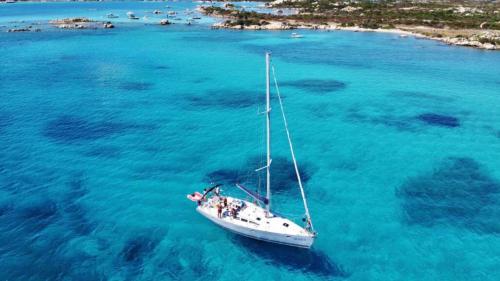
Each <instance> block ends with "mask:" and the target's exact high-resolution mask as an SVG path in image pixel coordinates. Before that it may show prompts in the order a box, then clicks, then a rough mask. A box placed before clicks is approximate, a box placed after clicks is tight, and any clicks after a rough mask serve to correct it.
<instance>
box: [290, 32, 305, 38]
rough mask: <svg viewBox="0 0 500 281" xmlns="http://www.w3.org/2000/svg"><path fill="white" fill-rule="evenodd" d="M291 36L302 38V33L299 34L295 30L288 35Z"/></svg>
mask: <svg viewBox="0 0 500 281" xmlns="http://www.w3.org/2000/svg"><path fill="white" fill-rule="evenodd" d="M290 37H291V38H303V37H304V35H302V34H299V33H297V32H292V34H291V35H290Z"/></svg>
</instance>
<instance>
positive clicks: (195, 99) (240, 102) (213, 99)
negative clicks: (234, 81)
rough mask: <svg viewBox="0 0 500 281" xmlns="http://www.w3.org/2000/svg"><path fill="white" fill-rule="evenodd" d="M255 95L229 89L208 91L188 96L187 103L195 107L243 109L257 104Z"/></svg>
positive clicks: (250, 92) (249, 92)
mask: <svg viewBox="0 0 500 281" xmlns="http://www.w3.org/2000/svg"><path fill="white" fill-rule="evenodd" d="M257 97H258V96H257V93H255V92H252V91H240V90H231V89H217V90H209V91H206V92H204V93H201V94H197V95H194V94H189V95H187V96H186V100H187V102H188V103H189V104H190V105H192V106H195V107H206V108H211V107H219V108H245V107H250V106H255V105H257V104H258V102H259V101H258V99H257Z"/></svg>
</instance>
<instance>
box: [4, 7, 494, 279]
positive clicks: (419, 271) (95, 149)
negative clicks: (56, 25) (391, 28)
mask: <svg viewBox="0 0 500 281" xmlns="http://www.w3.org/2000/svg"><path fill="white" fill-rule="evenodd" d="M118 4H120V3H118ZM118 4H117V3H113V4H108V3H65V4H47V5H61V7H63V6H64V7H65V8H64V9H63V10H57V9H56V10H54V9H52V10H50V9H48V8H46V6H44V5H42V4H22V5H17V4H14V5H12V6H8V5H5V6H3V5H2V7H0V21H2V22H8V21H9V20H19V19H21V18H26V17H27V15H30V14H33V17H34V18H36V17H40V20H42V19H51V18H55V17H62V16H63V15H64V16H65V17H66V16H73V15H89V16H92V15H97V14H98V15H105V14H106V13H108V12H117V11H116V10H114V9H115V8H108V6H107V5H111V6H112V7H117V6H119V5H118ZM123 5H124V6H122V7H121V8H120V9H119V11H122V10H123V11H125V10H135V11H146V10H152V9H154V8H156V7H162V6H163V5H164V4H162V3H128V2H127V3H124V4H123ZM169 5H172V6H174V5H179V6H178V7H177V6H175V7H174V8H175V9H179V10H180V9H185V8H186V7H194V4H192V3H185V2H181V3H178V4H175V3H170V4H169ZM7 6H8V7H7ZM111 6H110V7H111ZM7 8H8V9H9V11H16V13H10V14H9V15H8V16H5V15H6V14H5V13H2V11H4V10H3V9H7ZM94 8H95V9H97V10H88V9H94ZM174 8H173V9H174ZM30 9H31V10H30ZM37 9H40V10H37ZM116 9H118V8H116ZM5 11H6V10H5ZM28 18H29V17H28ZM301 33H302V34H303V35H304V38H302V39H300V40H292V39H290V38H289V37H290V32H288V31H276V32H261V31H255V32H241V31H228V30H211V29H210V28H209V27H208V26H206V25H198V26H196V25H194V26H190V27H187V26H184V25H176V26H175V25H174V26H169V27H168V28H164V27H159V26H144V25H142V24H138V25H127V24H125V25H123V26H120V25H118V27H117V28H116V29H115V30H112V31H109V30H90V31H77V32H73V31H59V30H55V29H49V30H46V31H43V32H39V33H23V34H17V33H16V34H14V33H6V32H1V33H0V44H1V46H2V56H0V65H1V66H2V67H0V93H1V95H2V102H0V144H1V146H0V260H1V261H2V262H0V279H2V280H172V279H173V280H242V279H244V280H247V279H252V280H254V279H255V280H332V279H334V280H498V279H499V278H500V267H499V266H498V265H499V264H500V236H499V233H500V230H499V226H498V218H499V216H500V204H499V202H500V199H499V198H498V197H499V182H500V169H499V167H500V137H499V135H500V134H499V132H500V125H499V124H500V115H499V111H498V104H499V103H500V96H499V85H500V80H499V79H500V78H499V77H500V68H498V65H500V54H499V53H497V52H488V51H481V50H475V49H469V48H460V47H451V46H446V45H443V44H441V43H438V42H434V41H427V40H417V39H414V38H406V39H402V38H399V37H398V36H397V35H391V34H374V33H351V32H343V31H338V32H320V31H303V32H301ZM265 50H270V51H272V52H273V61H274V65H275V67H276V71H277V76H278V77H277V78H278V81H282V87H281V90H282V92H283V95H284V96H285V99H284V102H285V110H286V111H287V113H288V118H289V123H290V129H291V132H292V136H293V140H294V143H295V149H296V153H297V158H298V161H299V165H300V166H302V174H303V176H304V179H305V180H306V187H305V188H306V191H307V194H308V198H309V204H310V209H311V213H312V216H313V222H314V224H315V227H316V228H317V231H318V232H319V235H318V238H317V241H316V243H315V245H314V247H313V249H312V250H311V251H302V250H296V249H289V248H282V247H278V246H272V245H268V244H266V243H261V242H256V241H253V240H248V239H245V238H241V237H237V236H235V235H233V234H231V233H228V232H226V231H224V230H222V229H219V228H217V227H216V226H214V225H213V224H211V223H210V222H208V221H207V220H205V219H203V218H202V217H201V216H199V215H198V214H197V213H196V212H195V210H194V207H195V206H194V205H193V204H192V202H190V201H188V200H186V199H185V196H186V194H188V193H191V192H193V191H195V190H202V189H203V188H204V187H206V186H207V185H208V184H209V183H210V182H211V181H214V180H217V181H223V182H225V186H224V188H223V189H224V190H225V191H226V192H228V193H230V194H233V195H240V196H242V194H240V193H238V191H237V190H235V189H234V188H233V187H232V185H231V182H233V181H235V180H241V181H242V182H244V183H246V184H248V185H249V186H251V187H252V188H258V186H259V184H258V183H259V181H258V178H256V177H255V175H254V173H253V172H251V171H252V170H253V169H255V168H258V167H259V166H260V165H261V163H262V158H261V157H260V155H262V153H263V151H264V147H265V146H264V145H265V144H264V141H263V137H264V133H265V131H264V122H263V119H262V115H258V114H257V113H258V112H261V111H262V109H263V107H264V103H263V94H264V56H263V52H264V51H265ZM274 101H275V100H274ZM274 108H275V111H274V113H275V114H274V115H273V117H272V124H273V125H275V126H273V128H274V130H273V136H272V137H273V154H274V155H275V157H274V158H275V162H273V164H276V165H275V166H274V167H273V169H275V170H274V173H273V174H274V175H275V177H274V178H273V182H274V183H275V184H276V185H277V186H276V187H275V190H276V193H275V196H274V197H273V206H274V207H275V208H276V211H278V212H280V213H283V214H286V215H289V216H291V217H293V218H295V219H297V221H300V218H301V216H302V209H301V208H302V205H301V204H302V203H301V202H300V194H299V191H298V188H297V187H296V182H295V179H294V178H293V170H290V169H289V168H288V166H289V164H290V158H289V156H288V147H287V143H286V137H285V135H284V132H283V128H282V126H281V119H280V116H279V115H278V114H276V113H277V111H276V109H277V108H278V107H277V105H276V104H275V105H274ZM261 189H262V187H261Z"/></svg>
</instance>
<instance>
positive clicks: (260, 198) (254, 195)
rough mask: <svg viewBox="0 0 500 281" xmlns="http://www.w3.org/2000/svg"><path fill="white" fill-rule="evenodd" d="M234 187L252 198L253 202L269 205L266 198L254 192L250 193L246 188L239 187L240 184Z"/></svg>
mask: <svg viewBox="0 0 500 281" xmlns="http://www.w3.org/2000/svg"><path fill="white" fill-rule="evenodd" d="M236 186H237V187H238V188H239V189H241V190H243V191H244V192H245V193H246V194H248V195H250V196H252V198H254V199H255V200H259V201H260V202H262V203H264V204H266V205H267V204H268V203H269V200H267V198H266V197H264V196H261V195H259V194H258V193H257V192H255V191H251V190H250V189H248V188H246V187H244V186H243V185H241V184H236Z"/></svg>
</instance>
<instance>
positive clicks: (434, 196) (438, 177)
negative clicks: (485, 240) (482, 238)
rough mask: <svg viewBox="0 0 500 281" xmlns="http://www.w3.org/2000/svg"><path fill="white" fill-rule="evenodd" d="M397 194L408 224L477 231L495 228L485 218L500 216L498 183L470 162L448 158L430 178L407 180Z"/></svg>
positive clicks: (423, 176) (489, 219) (428, 175)
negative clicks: (446, 226) (444, 226)
mask: <svg viewBox="0 0 500 281" xmlns="http://www.w3.org/2000/svg"><path fill="white" fill-rule="evenodd" d="M396 194H397V196H398V197H399V198H401V199H402V202H401V206H402V208H403V211H404V215H405V216H404V221H405V222H407V223H409V224H419V225H423V226H429V227H430V226H434V225H438V224H449V225H454V226H458V227H465V228H469V229H473V230H478V231H488V229H489V231H493V229H495V228H497V226H498V223H496V225H497V226H494V225H491V217H489V215H487V214H488V213H490V214H491V213H494V212H495V211H494V210H496V212H497V213H500V200H499V199H500V198H499V195H500V182H498V181H497V180H495V179H493V178H491V177H490V176H489V175H488V174H487V173H486V172H485V171H484V170H483V169H482V167H481V165H479V163H477V162H476V161H475V160H474V159H471V158H466V157H463V158H455V157H452V158H448V159H446V160H445V161H443V162H442V163H441V164H440V165H439V166H438V167H437V168H436V169H435V170H434V171H432V172H430V173H429V174H426V175H421V176H418V177H414V178H411V179H409V180H408V181H407V182H406V183H405V184H403V185H402V186H401V187H400V188H399V189H398V190H397V192H396ZM498 229H499V230H500V228H498Z"/></svg>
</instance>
